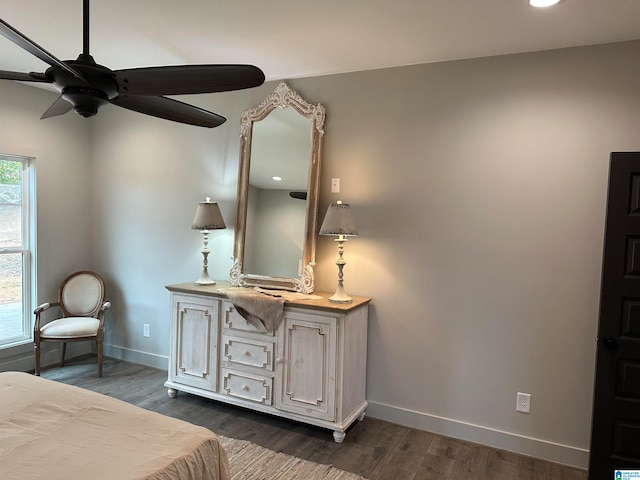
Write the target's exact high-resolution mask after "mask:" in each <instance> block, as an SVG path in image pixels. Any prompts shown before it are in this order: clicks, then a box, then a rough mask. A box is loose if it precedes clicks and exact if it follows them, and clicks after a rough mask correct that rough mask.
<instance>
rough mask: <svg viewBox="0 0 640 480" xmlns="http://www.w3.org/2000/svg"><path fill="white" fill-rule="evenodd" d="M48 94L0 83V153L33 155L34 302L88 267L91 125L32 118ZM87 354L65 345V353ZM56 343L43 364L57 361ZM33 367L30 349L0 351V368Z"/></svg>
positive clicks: (46, 298)
mask: <svg viewBox="0 0 640 480" xmlns="http://www.w3.org/2000/svg"><path fill="white" fill-rule="evenodd" d="M55 98H56V95H55V94H54V93H53V92H48V91H44V90H41V89H36V88H33V87H30V86H26V85H21V84H18V83H16V82H7V81H1V82H0V152H2V153H8V154H15V155H24V156H29V157H35V159H36V160H35V163H36V197H37V206H36V208H37V246H36V248H37V251H38V263H37V275H38V280H37V291H38V299H37V303H41V302H45V301H49V302H51V301H55V300H56V299H57V293H58V286H59V285H60V282H61V281H62V280H63V279H64V277H65V276H66V275H68V274H69V273H70V272H72V271H74V270H81V269H85V268H92V267H93V260H94V255H93V253H94V252H93V250H92V242H91V237H92V231H91V229H92V225H93V220H92V198H93V195H92V186H91V181H90V177H91V175H90V171H91V167H92V164H91V155H90V144H91V137H90V131H91V125H90V123H87V122H83V121H82V119H81V118H80V117H77V116H72V115H67V116H65V117H60V118H56V119H50V120H47V121H44V120H43V121H40V120H38V119H39V118H40V116H41V115H42V113H43V112H44V111H45V110H46V109H47V108H48V107H49V105H50V104H51V103H52V102H53V101H54V100H55ZM83 351H87V349H86V346H85V345H83V344H76V345H70V347H69V351H68V355H69V356H71V355H74V354H77V353H82V352H83ZM58 358H59V356H58V353H57V345H55V344H53V345H52V346H51V347H50V348H47V349H46V350H45V351H44V353H43V362H48V361H57V359H58ZM8 369H15V370H28V369H33V345H32V344H28V345H23V346H21V347H16V348H11V349H6V350H0V370H8Z"/></svg>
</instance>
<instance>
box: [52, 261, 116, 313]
mask: <svg viewBox="0 0 640 480" xmlns="http://www.w3.org/2000/svg"><path fill="white" fill-rule="evenodd" d="M105 295H106V291H105V286H104V280H102V277H100V275H98V274H97V273H94V272H90V271H88V270H83V271H80V272H75V273H72V274H71V275H69V276H68V277H67V278H65V279H64V281H63V282H62V284H61V285H60V291H59V292H58V301H59V302H60V308H61V309H62V314H63V316H65V317H96V315H97V314H98V311H99V310H100V307H101V306H102V304H103V303H104V299H105Z"/></svg>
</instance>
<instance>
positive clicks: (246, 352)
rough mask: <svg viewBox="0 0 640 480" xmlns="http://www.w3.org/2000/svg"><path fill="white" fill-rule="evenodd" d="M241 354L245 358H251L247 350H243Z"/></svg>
mask: <svg viewBox="0 0 640 480" xmlns="http://www.w3.org/2000/svg"><path fill="white" fill-rule="evenodd" d="M242 354H243V355H244V356H245V357H250V356H251V352H250V351H249V350H245V351H244V352H242Z"/></svg>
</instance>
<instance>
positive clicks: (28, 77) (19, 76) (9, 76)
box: [0, 70, 51, 83]
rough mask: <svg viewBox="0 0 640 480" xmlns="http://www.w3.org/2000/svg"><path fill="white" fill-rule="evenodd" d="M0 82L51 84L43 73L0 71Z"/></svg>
mask: <svg viewBox="0 0 640 480" xmlns="http://www.w3.org/2000/svg"><path fill="white" fill-rule="evenodd" d="M0 80H18V81H20V82H44V83H51V80H49V79H48V78H47V76H46V75H45V74H44V73H37V72H29V73H20V72H9V71H7V70H0Z"/></svg>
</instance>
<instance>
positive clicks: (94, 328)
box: [33, 270, 111, 377]
mask: <svg viewBox="0 0 640 480" xmlns="http://www.w3.org/2000/svg"><path fill="white" fill-rule="evenodd" d="M105 296H106V289H105V285H104V280H103V279H102V277H100V275H98V274H97V273H95V272H91V271H88V270H83V271H80V272H75V273H72V274H71V275H69V276H68V277H67V278H65V279H64V281H63V282H62V284H61V285H60V289H59V291H58V301H57V302H50V303H43V304H42V305H40V306H38V308H36V309H35V310H34V312H33V313H34V314H35V316H36V320H35V324H34V326H33V338H34V347H35V361H36V368H35V374H36V375H40V344H41V343H42V342H59V343H62V348H61V354H60V366H64V355H65V352H66V348H67V342H82V341H95V342H96V350H97V353H98V377H102V341H103V338H104V312H105V310H106V309H107V308H109V307H110V306H111V303H110V302H106V301H105ZM51 307H60V312H61V315H62V317H61V318H58V319H56V320H51V321H49V322H47V323H44V321H43V318H42V317H44V315H43V313H44V312H45V311H46V310H48V309H49V308H51Z"/></svg>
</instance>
